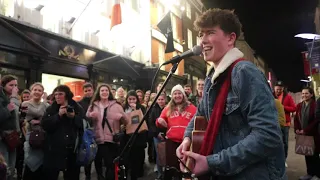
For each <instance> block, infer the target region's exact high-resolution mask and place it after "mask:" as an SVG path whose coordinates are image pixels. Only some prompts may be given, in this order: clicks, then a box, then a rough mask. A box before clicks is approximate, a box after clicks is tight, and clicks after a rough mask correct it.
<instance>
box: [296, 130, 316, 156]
mask: <svg viewBox="0 0 320 180" xmlns="http://www.w3.org/2000/svg"><path fill="white" fill-rule="evenodd" d="M314 150H315V144H314V138H313V136H306V135H300V134H297V135H296V146H295V151H296V154H301V155H305V156H313V154H314Z"/></svg>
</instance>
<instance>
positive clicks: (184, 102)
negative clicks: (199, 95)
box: [167, 96, 189, 117]
mask: <svg viewBox="0 0 320 180" xmlns="http://www.w3.org/2000/svg"><path fill="white" fill-rule="evenodd" d="M188 105H189V103H188V101H187V99H186V97H185V96H183V100H182V102H181V109H179V112H180V113H181V112H183V111H184V110H185V109H186V107H187V106H188ZM167 106H168V112H167V116H168V117H169V116H170V114H171V113H172V112H173V111H174V109H175V108H176V106H177V104H176V103H175V102H174V100H173V98H172V99H171V100H170V101H169V103H168V105H167Z"/></svg>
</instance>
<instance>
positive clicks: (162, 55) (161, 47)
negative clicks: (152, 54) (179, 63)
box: [158, 42, 165, 70]
mask: <svg viewBox="0 0 320 180" xmlns="http://www.w3.org/2000/svg"><path fill="white" fill-rule="evenodd" d="M158 56H159V66H160V65H161V64H162V63H164V62H165V53H164V44H162V43H160V42H159V50H158ZM161 70H165V66H162V67H161Z"/></svg>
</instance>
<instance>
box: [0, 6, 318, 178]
mask: <svg viewBox="0 0 320 180" xmlns="http://www.w3.org/2000/svg"><path fill="white" fill-rule="evenodd" d="M195 27H196V29H197V30H198V31H199V37H200V45H201V46H202V47H203V52H202V53H203V57H204V59H205V60H206V61H208V62H212V68H211V70H209V72H208V74H207V77H206V78H205V79H199V80H198V81H197V88H196V91H195V92H196V93H195V94H193V93H192V92H193V89H192V87H191V85H189V84H186V85H184V86H181V85H179V84H178V85H175V86H174V87H173V88H172V89H171V91H169V92H171V93H170V94H166V92H167V91H165V90H164V91H163V92H159V91H160V89H161V87H162V85H163V83H159V84H158V86H157V91H156V92H151V91H150V90H147V91H143V90H140V89H138V90H128V91H125V90H124V89H123V88H122V87H120V88H118V89H112V88H111V87H110V86H109V85H108V84H100V85H99V86H98V87H94V86H93V85H92V84H91V83H89V82H87V83H85V84H84V85H83V92H84V97H83V99H82V100H81V101H79V102H76V101H74V100H73V93H72V92H71V90H70V88H69V87H68V86H66V85H58V86H57V87H56V88H55V89H54V91H53V92H52V94H50V95H49V96H46V93H45V89H44V87H43V85H42V84H41V83H34V84H33V85H31V86H30V88H29V90H24V91H22V93H21V94H20V95H19V94H18V91H19V90H18V88H17V87H18V84H17V83H18V81H17V78H16V77H14V76H12V75H5V76H3V77H2V78H1V87H0V132H1V135H0V136H1V141H0V152H1V155H2V157H0V164H1V165H0V176H2V179H5V178H7V179H9V180H10V179H12V177H13V175H14V174H15V172H16V174H17V177H18V179H19V180H21V179H23V180H37V179H39V180H40V179H48V180H57V179H58V176H59V173H60V172H63V177H64V179H65V180H77V179H79V175H80V167H81V165H79V159H78V158H79V145H80V144H81V143H83V142H81V137H82V136H84V133H83V132H84V129H85V128H87V127H85V125H84V122H86V123H88V124H89V125H90V127H92V128H93V132H94V141H95V143H96V144H97V152H96V154H95V157H94V159H93V161H90V162H88V163H86V164H85V165H83V166H84V168H85V175H86V179H91V172H92V169H93V167H92V163H94V167H95V172H96V173H97V177H98V179H99V180H102V179H108V180H111V179H115V176H116V174H115V166H114V163H113V160H114V159H115V158H116V157H117V156H118V155H119V153H120V151H122V150H123V148H124V145H125V144H126V143H127V142H128V139H129V138H131V137H132V136H133V133H132V131H131V130H130V131H129V129H130V128H129V127H131V126H132V125H134V124H137V123H139V122H141V120H142V119H141V117H142V116H140V115H139V114H144V113H145V112H146V110H148V109H149V110H150V111H151V113H150V115H149V116H147V117H145V121H146V126H145V127H144V128H142V129H141V131H138V134H137V135H136V136H135V138H134V139H135V141H134V143H132V144H131V145H130V146H129V148H128V149H127V151H125V154H124V156H123V159H122V161H123V164H124V165H125V167H126V169H125V170H126V171H125V173H126V174H127V175H128V176H129V177H130V178H131V180H136V179H138V178H140V177H142V176H143V175H144V174H145V172H144V163H145V155H146V154H145V149H146V148H148V150H147V152H148V153H147V156H148V160H149V162H150V163H155V164H156V172H157V178H156V179H158V180H160V179H165V180H167V179H172V177H174V178H176V179H177V178H179V177H178V175H176V174H174V172H173V171H171V169H170V168H169V169H168V168H166V167H167V166H169V167H172V168H175V169H176V170H178V169H180V170H181V171H185V170H186V169H188V168H186V167H185V164H187V165H188V166H189V169H190V170H191V173H192V174H194V175H195V176H203V175H206V176H210V177H214V179H219V180H226V179H228V180H231V179H232V180H240V179H246V180H256V179H259V180H270V179H272V180H286V179H287V175H286V169H285V166H286V163H285V162H286V158H287V156H288V133H289V128H290V125H291V116H292V115H293V116H294V132H295V133H296V135H297V136H298V135H300V136H309V137H313V139H312V141H314V144H315V149H314V151H312V154H311V155H310V154H306V158H305V159H306V164H307V175H306V176H303V177H301V179H306V180H307V179H312V178H313V179H314V178H318V177H320V175H319V172H318V171H317V168H318V167H319V165H320V159H319V147H320V143H319V139H320V138H319V130H318V125H319V117H320V100H318V101H317V102H316V101H315V94H314V91H313V89H312V88H309V87H306V88H303V89H302V100H303V101H302V102H301V103H299V104H297V105H296V104H295V103H294V102H293V100H292V97H291V96H290V95H288V94H287V93H286V91H285V90H284V85H283V83H282V82H280V81H279V82H277V84H276V85H275V87H274V90H272V88H270V86H269V83H268V82H267V80H266V78H265V76H264V74H263V73H262V72H261V71H260V70H259V69H258V68H257V67H256V66H255V65H254V64H253V63H251V62H249V61H245V59H244V58H243V56H244V55H243V53H242V52H241V51H240V50H239V49H237V48H235V46H234V45H235V42H236V40H237V38H238V37H239V36H240V30H241V23H240V21H239V19H238V18H237V17H236V16H235V15H234V13H233V12H232V11H229V10H221V9H210V10H208V11H206V12H204V13H203V14H202V15H200V16H199V17H198V18H197V20H196V21H195ZM156 93H159V94H160V96H159V98H158V99H156V104H155V105H154V106H153V107H151V102H152V101H153V100H155V97H156ZM133 112H137V113H138V115H137V116H131V114H133ZM196 116H202V117H204V118H205V119H207V122H208V125H207V127H206V131H205V134H204V137H203V140H202V142H204V143H202V144H201V147H200V151H199V152H192V151H190V146H191V143H192V140H193V139H192V137H193V134H192V132H193V130H194V124H195V123H194V121H195V117H196ZM21 142H23V143H22V144H21ZM163 143H165V151H163V149H161V148H160V147H161V146H160V145H161V144H163ZM161 157H165V158H164V159H166V161H165V164H164V162H162V161H160V159H162V160H163V158H161ZM188 159H189V160H190V159H192V161H191V163H190V161H189V163H187V160H188ZM179 162H180V163H179ZM164 166H165V167H164ZM15 169H17V170H15Z"/></svg>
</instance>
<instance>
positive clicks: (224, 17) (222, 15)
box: [194, 8, 242, 38]
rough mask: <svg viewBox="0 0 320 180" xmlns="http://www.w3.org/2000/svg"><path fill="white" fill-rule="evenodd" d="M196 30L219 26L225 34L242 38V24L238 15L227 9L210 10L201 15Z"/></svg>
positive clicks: (197, 20) (196, 21) (195, 23)
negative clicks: (233, 34)
mask: <svg viewBox="0 0 320 180" xmlns="http://www.w3.org/2000/svg"><path fill="white" fill-rule="evenodd" d="M194 26H195V30H196V31H200V30H201V29H202V28H213V27H215V26H219V27H220V28H221V29H222V31H224V33H227V34H231V33H235V34H236V38H238V37H239V36H240V32H241V26H242V25H241V23H240V21H239V18H238V17H237V15H235V14H234V13H233V11H231V10H227V9H218V8H214V9H209V10H207V11H205V12H204V13H203V14H202V15H200V16H199V17H198V18H197V19H196V20H195V22H194Z"/></svg>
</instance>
